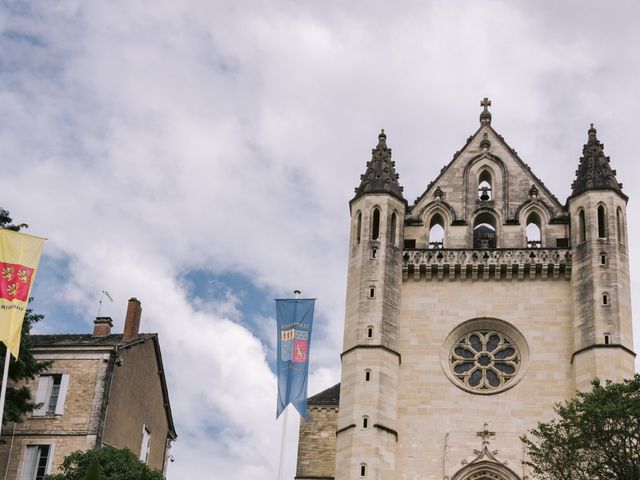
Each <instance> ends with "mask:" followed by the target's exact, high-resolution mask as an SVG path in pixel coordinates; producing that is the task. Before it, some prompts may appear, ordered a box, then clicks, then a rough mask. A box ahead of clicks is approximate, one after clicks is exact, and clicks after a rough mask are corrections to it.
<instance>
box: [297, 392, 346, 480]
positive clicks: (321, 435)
mask: <svg viewBox="0 0 640 480" xmlns="http://www.w3.org/2000/svg"><path fill="white" fill-rule="evenodd" d="M337 429H338V407H325V406H317V407H316V406H311V405H310V406H309V420H308V421H306V422H305V421H304V420H301V421H300V441H299V443H298V464H297V468H296V479H300V480H302V479H306V478H313V479H316V480H317V479H322V478H326V479H333V478H334V474H335V467H336V465H335V464H336V430H337Z"/></svg>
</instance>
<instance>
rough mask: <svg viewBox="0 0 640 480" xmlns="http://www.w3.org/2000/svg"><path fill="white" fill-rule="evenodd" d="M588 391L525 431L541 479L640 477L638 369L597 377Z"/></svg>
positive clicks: (633, 479) (617, 479) (622, 479)
mask: <svg viewBox="0 0 640 480" xmlns="http://www.w3.org/2000/svg"><path fill="white" fill-rule="evenodd" d="M592 385H593V388H592V390H591V391H590V392H578V393H577V395H576V398H574V399H573V400H569V401H567V402H565V403H563V404H558V405H556V408H555V412H556V415H557V418H555V419H553V420H551V421H550V422H544V423H543V422H540V423H538V426H537V428H535V429H533V430H531V431H530V432H529V436H528V437H527V436H524V437H522V441H523V442H524V443H525V445H526V447H527V450H528V454H529V461H527V462H525V463H526V464H527V465H529V466H530V467H532V468H533V471H534V472H535V474H536V476H537V477H538V478H540V479H542V480H639V479H640V475H639V473H640V375H638V374H636V375H635V376H634V377H633V378H631V379H628V380H624V381H623V382H622V383H612V382H607V383H606V384H605V385H602V384H601V383H600V381H599V380H598V379H596V380H594V381H593V382H592Z"/></svg>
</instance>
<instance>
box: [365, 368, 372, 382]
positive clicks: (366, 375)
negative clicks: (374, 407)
mask: <svg viewBox="0 0 640 480" xmlns="http://www.w3.org/2000/svg"><path fill="white" fill-rule="evenodd" d="M364 381H365V382H370V381H371V370H369V369H366V370H365V371H364Z"/></svg>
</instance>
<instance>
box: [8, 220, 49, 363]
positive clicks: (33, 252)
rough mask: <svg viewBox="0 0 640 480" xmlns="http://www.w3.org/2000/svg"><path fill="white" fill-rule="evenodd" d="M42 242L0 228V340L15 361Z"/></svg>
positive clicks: (37, 238) (30, 236) (38, 239)
mask: <svg viewBox="0 0 640 480" xmlns="http://www.w3.org/2000/svg"><path fill="white" fill-rule="evenodd" d="M44 240H45V239H44V238H40V237H34V236H32V235H25V234H24V233H18V232H14V231H12V230H6V229H4V228H0V341H2V342H4V344H5V345H6V346H7V348H8V349H9V351H10V352H11V354H12V355H13V356H14V357H16V358H18V353H19V352H20V334H21V332H22V321H23V320H24V314H25V312H26V310H27V303H28V302H29V295H30V294H31V287H32V286H33V280H34V278H35V276H36V271H37V269H38V262H39V261H40V253H41V252H42V246H43V245H44Z"/></svg>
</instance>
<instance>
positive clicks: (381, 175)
mask: <svg viewBox="0 0 640 480" xmlns="http://www.w3.org/2000/svg"><path fill="white" fill-rule="evenodd" d="M402 190H403V188H402V186H401V185H400V183H399V182H398V174H397V173H396V171H395V162H394V161H392V160H391V149H390V148H389V147H387V134H386V133H384V129H382V130H380V133H379V134H378V145H377V146H376V148H374V149H373V150H372V151H371V160H370V161H369V162H367V170H366V171H365V173H364V175H361V176H360V186H359V187H357V188H356V196H355V197H354V199H353V200H355V199H356V198H359V197H361V196H362V195H365V194H367V193H388V194H390V195H393V196H395V197H397V198H399V199H400V200H403V201H405V200H404V197H403V196H402ZM353 200H352V201H353Z"/></svg>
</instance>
